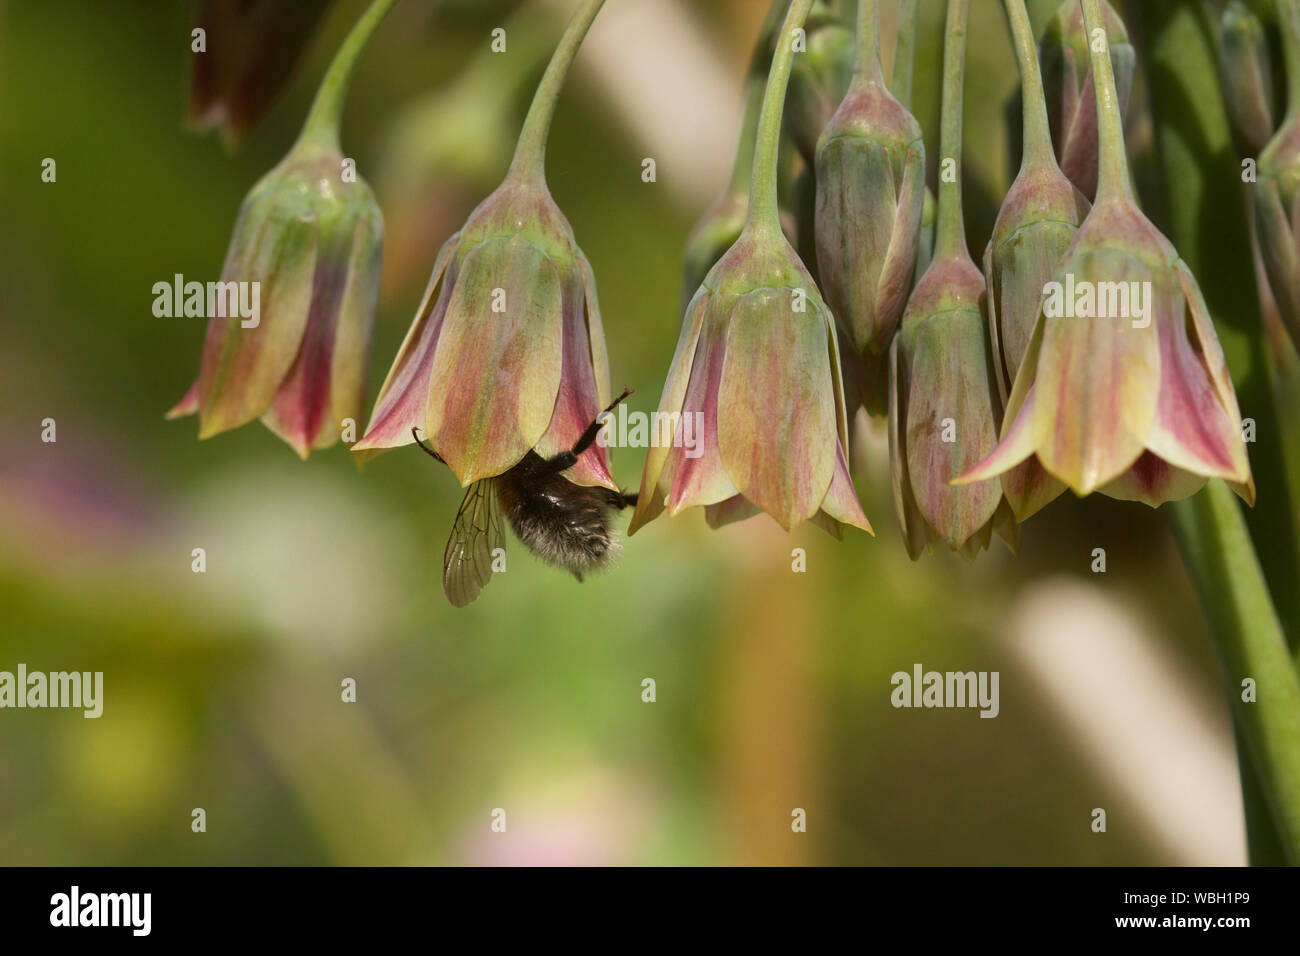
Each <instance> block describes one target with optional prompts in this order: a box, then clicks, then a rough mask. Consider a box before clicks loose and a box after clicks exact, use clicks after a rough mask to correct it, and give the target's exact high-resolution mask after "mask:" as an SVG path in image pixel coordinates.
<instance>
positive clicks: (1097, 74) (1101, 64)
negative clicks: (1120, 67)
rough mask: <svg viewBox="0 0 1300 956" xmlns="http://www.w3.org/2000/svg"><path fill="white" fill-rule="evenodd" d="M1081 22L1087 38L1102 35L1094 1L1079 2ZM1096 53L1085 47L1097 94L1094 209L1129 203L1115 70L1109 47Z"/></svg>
mask: <svg viewBox="0 0 1300 956" xmlns="http://www.w3.org/2000/svg"><path fill="white" fill-rule="evenodd" d="M1082 2H1083V22H1084V26H1085V28H1086V29H1087V33H1088V36H1089V37H1092V36H1095V35H1096V32H1097V31H1098V30H1100V31H1101V32H1102V35H1103V36H1105V35H1106V22H1105V20H1103V19H1102V16H1101V5H1100V4H1099V3H1098V0H1082ZM1104 46H1105V49H1103V50H1098V49H1097V48H1096V47H1095V46H1094V45H1093V44H1092V42H1091V41H1089V43H1088V57H1089V60H1090V61H1091V63H1092V77H1093V83H1092V86H1093V90H1094V91H1095V92H1096V94H1097V133H1098V151H1097V152H1098V155H1097V205H1101V203H1102V201H1103V200H1110V201H1115V200H1119V201H1122V202H1133V187H1132V185H1131V184H1130V183H1129V177H1128V158H1127V157H1126V156H1125V155H1124V117H1123V116H1122V115H1121V113H1120V108H1119V93H1118V92H1116V89H1115V70H1114V68H1113V67H1112V66H1111V62H1110V45H1109V43H1106V44H1104Z"/></svg>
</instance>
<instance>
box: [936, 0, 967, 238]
mask: <svg viewBox="0 0 1300 956" xmlns="http://www.w3.org/2000/svg"><path fill="white" fill-rule="evenodd" d="M968 12H969V0H948V23H947V26H946V27H945V29H944V38H943V103H942V105H941V115H940V122H939V217H938V224H937V226H936V239H935V248H934V260H936V261H937V260H939V259H952V258H958V257H961V256H965V257H966V258H969V257H970V252H969V251H968V249H967V246H966V223H965V220H964V219H963V218H962V212H961V111H962V83H963V82H964V80H965V78H966V17H967V14H968Z"/></svg>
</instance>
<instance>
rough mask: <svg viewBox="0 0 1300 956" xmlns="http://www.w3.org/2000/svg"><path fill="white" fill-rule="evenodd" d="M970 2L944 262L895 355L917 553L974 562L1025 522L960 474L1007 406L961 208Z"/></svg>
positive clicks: (957, 40) (984, 446)
mask: <svg viewBox="0 0 1300 956" xmlns="http://www.w3.org/2000/svg"><path fill="white" fill-rule="evenodd" d="M967 14H968V0H949V2H948V21H947V29H946V36H945V39H944V65H943V116H942V122H941V136H940V143H939V155H940V159H941V161H944V162H946V161H947V160H949V159H951V160H952V161H953V166H952V167H951V169H952V172H951V175H949V176H941V177H940V179H941V181H940V184H939V221H938V231H937V235H936V240H935V254H934V261H933V262H931V263H930V267H929V268H928V269H926V271H925V275H923V276H922V277H921V281H920V282H918V283H917V285H916V289H915V290H914V291H913V292H912V296H911V298H910V299H909V300H908V303H907V311H906V312H905V313H904V314H903V323H902V328H901V329H900V331H899V333H898V336H897V338H896V339H895V340H894V344H893V346H892V348H891V351H890V363H891V376H890V390H889V458H890V464H891V468H892V474H893V484H894V506H895V508H896V510H897V512H898V521H899V524H900V525H901V526H902V529H903V538H904V542H905V544H906V545H907V553H908V554H909V555H910V556H911V557H912V559H913V560H915V559H916V558H919V557H920V556H921V554H922V553H924V552H925V551H926V550H927V549H928V548H930V547H932V546H933V545H934V544H935V543H936V542H939V541H942V542H944V543H946V544H947V545H948V547H949V548H951V549H952V550H954V551H960V552H961V553H962V554H963V555H964V556H966V557H968V558H973V557H974V556H975V554H977V553H978V552H979V551H980V550H982V549H985V548H987V547H988V545H989V541H990V540H991V537H992V534H993V532H994V531H995V530H996V531H997V532H998V533H999V535H1001V536H1002V537H1003V538H1004V540H1006V541H1007V542H1008V544H1010V545H1012V546H1013V547H1014V546H1015V543H1016V525H1015V521H1014V520H1013V518H1012V515H1011V510H1010V508H1009V507H1008V506H1007V503H1006V501H1005V500H1004V498H1003V496H1002V486H1001V483H1000V482H999V481H998V480H997V479H996V478H991V479H989V480H986V481H982V482H980V483H978V484H970V485H965V486H962V487H955V486H953V485H952V484H951V481H952V479H953V478H956V477H957V476H958V475H960V474H962V472H963V471H965V470H966V469H967V468H969V467H971V466H972V465H973V464H975V463H976V462H978V461H980V460H981V459H983V458H984V457H985V456H986V455H987V454H988V453H989V452H990V451H991V450H992V449H993V447H994V446H995V445H996V444H997V429H998V403H997V394H996V386H995V385H994V381H993V372H992V370H991V369H990V368H989V361H988V343H987V339H986V337H985V336H986V320H985V312H984V309H985V301H984V299H985V290H984V276H983V275H982V274H981V273H980V270H979V268H978V267H976V265H975V263H974V262H973V261H972V260H971V257H970V252H969V251H968V250H967V247H966V235H965V227H964V224H963V219H962V209H961V126H962V115H961V114H962V80H963V74H964V68H965V58H966V19H967Z"/></svg>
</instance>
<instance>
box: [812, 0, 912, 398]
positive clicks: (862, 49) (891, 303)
mask: <svg viewBox="0 0 1300 956" xmlns="http://www.w3.org/2000/svg"><path fill="white" fill-rule="evenodd" d="M878 29H879V24H878V17H877V4H876V0H859V4H858V51H857V57H858V59H857V68H856V70H855V72H854V75H853V82H852V85H851V86H850V87H849V91H848V93H847V94H846V95H845V97H844V99H843V101H842V102H841V103H840V106H839V109H837V110H836V111H835V115H834V116H833V117H832V118H831V120H830V122H829V123H828V124H827V125H826V128H825V130H824V131H823V132H822V135H821V139H820V140H819V141H818V144H817V216H816V228H817V262H818V265H819V275H820V276H821V280H822V286H823V288H824V289H825V293H826V300H827V302H828V303H829V304H830V306H831V310H832V311H833V312H834V314H835V316H836V317H837V318H838V319H839V321H840V328H841V329H842V330H843V332H844V336H845V338H846V339H847V342H846V344H847V345H848V346H849V347H850V348H849V349H846V352H847V353H849V354H850V355H852V358H851V359H849V361H856V360H858V359H859V357H863V358H865V359H866V360H867V361H868V363H872V364H875V365H881V364H882V362H881V359H880V356H882V355H883V354H884V353H885V352H886V351H887V350H888V348H889V343H890V342H891V341H892V340H893V337H894V332H895V331H896V330H897V328H898V321H899V319H900V318H901V317H902V315H903V308H904V306H905V305H906V304H907V295H908V292H909V291H910V290H911V286H912V278H913V275H914V273H915V271H916V257H917V249H918V243H919V239H920V230H921V216H922V212H923V210H924V206H925V144H924V143H923V142H922V140H921V127H920V124H918V123H917V121H916V119H915V118H914V117H913V116H912V114H911V113H909V112H908V111H907V109H906V108H905V107H904V106H903V105H902V104H900V103H899V102H898V100H896V99H895V98H894V97H893V95H892V94H891V93H890V92H889V90H888V89H887V88H886V87H885V79H884V75H883V73H882V71H881V67H880V40H879V35H878ZM853 353H856V354H853ZM880 386H881V387H880V389H879V391H880V398H882V399H883V397H884V391H885V389H884V383H883V382H881V383H880ZM864 397H866V398H867V399H868V404H869V405H871V404H875V405H877V406H879V407H882V410H883V405H884V402H883V401H879V402H875V403H872V402H871V400H870V396H864Z"/></svg>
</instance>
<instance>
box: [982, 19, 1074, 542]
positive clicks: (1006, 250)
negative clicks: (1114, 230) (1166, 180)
mask: <svg viewBox="0 0 1300 956" xmlns="http://www.w3.org/2000/svg"><path fill="white" fill-rule="evenodd" d="M1005 7H1006V13H1007V20H1008V21H1009V23H1010V24H1011V33H1012V37H1013V39H1014V41H1015V47H1016V57H1017V59H1018V60H1019V63H1020V79H1021V96H1020V102H1021V108H1022V110H1023V113H1024V116H1023V134H1022V136H1021V142H1022V144H1023V153H1022V156H1021V161H1020V172H1019V174H1018V175H1017V176H1016V179H1015V182H1013V183H1012V184H1011V189H1010V190H1009V191H1008V192H1007V197H1006V199H1005V200H1003V202H1002V208H1001V209H1000V210H999V211H998V218H997V222H996V223H995V224H994V226H993V235H992V237H991V238H990V239H989V244H988V248H986V249H985V250H984V279H985V281H986V283H987V285H988V310H989V335H990V338H991V339H992V342H993V370H994V372H995V373H996V375H997V380H998V392H999V394H1000V395H1001V398H1002V401H1003V402H1006V400H1007V396H1008V395H1009V393H1010V391H1011V383H1012V382H1014V381H1015V380H1016V373H1017V372H1019V370H1020V363H1021V360H1022V359H1023V358H1024V355H1025V350H1026V349H1027V348H1028V347H1029V339H1030V336H1031V335H1032V334H1033V331H1034V326H1035V325H1036V324H1037V322H1038V314H1039V305H1040V304H1041V302H1042V298H1043V289H1044V288H1045V287H1046V286H1047V283H1048V282H1050V281H1051V280H1052V276H1053V275H1054V274H1055V273H1056V270H1057V268H1058V267H1059V266H1060V264H1061V260H1062V258H1063V257H1064V255H1065V251H1066V249H1068V248H1069V246H1070V243H1071V242H1072V241H1073V240H1074V236H1075V234H1076V233H1077V232H1078V231H1079V225H1080V224H1081V223H1082V222H1083V220H1084V217H1085V216H1087V214H1088V209H1089V203H1088V200H1087V199H1085V198H1084V196H1083V194H1082V193H1080V192H1079V190H1078V189H1076V188H1075V187H1074V184H1073V183H1071V182H1070V180H1069V178H1068V177H1067V176H1066V175H1065V174H1064V173H1063V172H1061V168H1060V166H1058V165H1057V164H1056V156H1055V154H1054V153H1053V152H1052V138H1051V134H1050V132H1049V131H1048V123H1047V105H1046V103H1045V102H1044V99H1043V82H1042V78H1041V76H1040V75H1039V72H1038V56H1037V54H1036V52H1035V49H1034V40H1033V32H1032V28H1031V27H1030V23H1029V14H1028V12H1027V11H1026V10H1025V3H1024V0H1005ZM1002 486H1003V491H1004V493H1005V494H1006V496H1007V501H1008V502H1009V503H1010V505H1011V509H1012V511H1014V512H1015V514H1016V517H1017V518H1018V519H1020V520H1024V518H1026V517H1028V516H1029V515H1031V514H1033V513H1034V512H1036V511H1038V510H1039V509H1040V508H1042V507H1043V506H1044V505H1046V504H1047V503H1048V502H1049V501H1051V500H1052V499H1053V498H1055V497H1056V496H1057V495H1059V494H1060V493H1061V492H1062V491H1064V490H1065V486H1064V485H1062V484H1061V483H1060V482H1059V481H1056V480H1055V479H1053V478H1051V477H1050V476H1049V475H1047V473H1046V472H1044V471H1043V470H1042V468H1041V467H1039V466H1038V464H1037V463H1036V462H1032V461H1031V462H1027V463H1025V464H1024V465H1022V466H1021V467H1020V468H1017V469H1015V470H1014V471H1011V472H1008V473H1006V474H1005V475H1003V478H1002Z"/></svg>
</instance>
